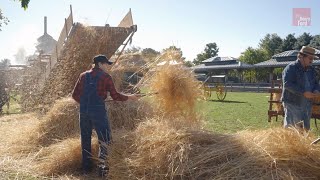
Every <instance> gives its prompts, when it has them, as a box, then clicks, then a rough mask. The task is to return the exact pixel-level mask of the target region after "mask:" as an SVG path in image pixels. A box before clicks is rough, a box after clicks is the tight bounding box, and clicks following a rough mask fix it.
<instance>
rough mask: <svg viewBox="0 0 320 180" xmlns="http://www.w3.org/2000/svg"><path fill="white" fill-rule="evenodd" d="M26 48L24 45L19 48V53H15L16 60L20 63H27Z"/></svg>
mask: <svg viewBox="0 0 320 180" xmlns="http://www.w3.org/2000/svg"><path fill="white" fill-rule="evenodd" d="M26 54H27V52H26V50H25V49H24V48H23V47H20V48H19V49H18V52H17V54H15V55H14V57H15V62H16V63H18V64H25V63H26Z"/></svg>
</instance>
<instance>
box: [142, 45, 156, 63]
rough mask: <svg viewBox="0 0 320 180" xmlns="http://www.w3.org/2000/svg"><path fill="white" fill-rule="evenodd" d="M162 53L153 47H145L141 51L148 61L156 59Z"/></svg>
mask: <svg viewBox="0 0 320 180" xmlns="http://www.w3.org/2000/svg"><path fill="white" fill-rule="evenodd" d="M159 54H160V52H158V51H156V50H154V49H152V48H145V49H143V50H142V51H141V55H142V57H143V58H145V59H147V60H148V61H152V60H155V58H156V57H157V56H158V55H159Z"/></svg>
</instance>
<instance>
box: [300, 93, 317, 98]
mask: <svg viewBox="0 0 320 180" xmlns="http://www.w3.org/2000/svg"><path fill="white" fill-rule="evenodd" d="M303 96H304V97H305V98H307V99H313V98H316V97H317V96H318V95H317V94H315V93H312V92H304V93H303Z"/></svg>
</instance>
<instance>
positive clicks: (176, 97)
mask: <svg viewBox="0 0 320 180" xmlns="http://www.w3.org/2000/svg"><path fill="white" fill-rule="evenodd" d="M175 56H176V52H175V51H173V52H168V53H167V54H166V56H165V57H167V61H164V62H165V64H164V65H161V66H157V67H156V68H155V72H154V73H153V74H152V78H150V79H151V82H150V91H151V92H155V93H157V95H156V96H154V101H155V102H156V104H158V109H159V110H160V111H163V112H165V113H166V115H168V116H171V115H174V114H179V115H185V116H191V115H194V113H195V112H194V106H195V102H196V100H197V98H198V97H199V96H200V94H201V90H200V84H199V82H198V81H197V80H196V79H195V77H194V73H193V72H192V71H191V70H190V69H188V68H185V67H184V66H183V65H182V64H176V65H172V64H170V62H172V61H173V60H174V58H176V57H175ZM161 58H164V56H162V57H161ZM161 58H160V59H161Z"/></svg>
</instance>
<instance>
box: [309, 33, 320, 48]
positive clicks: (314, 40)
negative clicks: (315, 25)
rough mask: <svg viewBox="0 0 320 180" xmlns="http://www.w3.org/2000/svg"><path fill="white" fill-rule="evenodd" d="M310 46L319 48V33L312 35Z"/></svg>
mask: <svg viewBox="0 0 320 180" xmlns="http://www.w3.org/2000/svg"><path fill="white" fill-rule="evenodd" d="M310 46H311V47H313V48H316V49H319V50H320V35H315V36H313V38H312V40H311V41H310Z"/></svg>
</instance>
